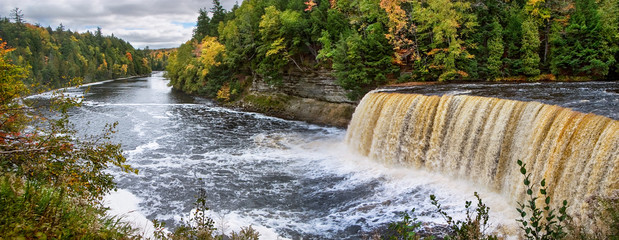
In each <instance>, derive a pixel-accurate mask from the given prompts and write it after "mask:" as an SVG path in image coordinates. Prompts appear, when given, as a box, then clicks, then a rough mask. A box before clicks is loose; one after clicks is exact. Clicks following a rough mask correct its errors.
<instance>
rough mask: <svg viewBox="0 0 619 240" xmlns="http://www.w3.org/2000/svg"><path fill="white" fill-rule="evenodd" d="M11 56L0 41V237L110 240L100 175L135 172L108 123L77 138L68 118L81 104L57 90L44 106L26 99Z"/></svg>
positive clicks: (110, 185) (106, 181)
mask: <svg viewBox="0 0 619 240" xmlns="http://www.w3.org/2000/svg"><path fill="white" fill-rule="evenodd" d="M0 42H1V40H0ZM11 51H12V49H8V48H6V43H4V42H1V43H0V235H1V236H3V237H7V238H10V239H14V238H24V237H27V238H32V237H33V236H37V237H38V238H63V237H68V236H72V237H71V238H83V237H85V238H101V237H102V236H110V237H112V236H111V235H105V234H108V233H111V232H109V231H112V232H114V231H115V230H110V229H106V225H105V223H104V222H105V220H104V218H103V215H102V214H103V213H104V211H103V210H102V208H101V206H100V205H98V204H97V202H98V200H100V199H101V198H102V197H103V196H104V195H105V194H107V193H108V192H110V191H111V190H113V189H114V188H115V183H114V182H113V177H112V176H111V175H110V174H109V173H107V172H105V170H106V169H108V168H109V167H111V166H115V167H117V168H119V169H120V170H122V171H125V172H137V171H136V170H134V169H132V168H131V167H130V166H129V165H127V164H126V163H125V161H126V159H125V158H124V156H123V155H122V150H121V148H120V145H118V144H113V143H111V142H110V134H112V133H113V132H114V130H113V129H114V124H111V125H109V126H108V127H107V128H106V129H104V130H103V131H102V133H101V135H96V136H86V137H80V136H78V134H77V132H76V131H75V130H74V129H73V128H72V125H71V124H70V122H69V120H68V114H67V113H68V111H69V110H70V109H71V108H72V107H75V106H78V105H79V104H80V100H81V99H80V98H75V97H67V96H66V95H65V94H64V93H63V92H62V90H60V91H55V92H54V93H53V97H52V98H51V99H50V106H45V105H41V104H35V103H36V102H35V101H33V100H31V99H28V98H26V96H28V94H29V90H28V88H27V87H26V85H25V84H24V83H23V82H22V79H23V78H24V77H25V76H26V74H25V70H24V69H23V68H21V67H18V66H16V65H14V64H13V63H12V62H11V61H10V60H8V59H7V53H9V52H11ZM72 84H79V82H76V83H72ZM104 232H105V233H104ZM99 233H101V234H103V235H99ZM116 233H118V232H116ZM112 235H113V234H112ZM97 236H98V237H97ZM103 238H105V237H103ZM112 238H114V237H112Z"/></svg>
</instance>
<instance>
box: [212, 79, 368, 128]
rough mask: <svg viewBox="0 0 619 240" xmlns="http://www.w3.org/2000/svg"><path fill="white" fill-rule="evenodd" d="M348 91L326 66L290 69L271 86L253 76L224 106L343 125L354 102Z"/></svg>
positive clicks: (288, 117) (348, 119)
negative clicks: (323, 68) (245, 87)
mask: <svg viewBox="0 0 619 240" xmlns="http://www.w3.org/2000/svg"><path fill="white" fill-rule="evenodd" d="M348 93H349V91H347V90H345V89H343V88H342V87H341V86H339V85H338V84H337V83H336V79H335V77H333V76H332V75H331V72H330V71H328V70H318V71H310V72H291V73H289V74H288V75H286V76H285V77H284V78H283V79H282V81H281V83H280V84H277V85H275V86H274V85H270V84H268V83H266V82H265V81H264V80H263V79H261V78H257V77H256V78H255V79H254V80H253V81H251V84H250V85H249V86H248V87H247V89H246V91H245V92H244V94H243V95H242V96H241V97H239V99H237V100H236V101H232V102H229V103H225V104H224V106H226V107H232V108H237V109H241V110H243V111H250V112H259V113H264V114H266V115H269V116H275V117H279V118H284V119H288V120H299V121H305V122H309V123H313V124H319V125H326V126H335V127H342V128H345V127H347V126H348V123H349V122H350V119H351V118H352V114H353V112H354V111H355V107H356V106H357V102H356V101H352V100H350V99H348V97H347V94H348Z"/></svg>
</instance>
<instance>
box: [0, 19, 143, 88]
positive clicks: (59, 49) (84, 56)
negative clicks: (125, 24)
mask: <svg viewBox="0 0 619 240" xmlns="http://www.w3.org/2000/svg"><path fill="white" fill-rule="evenodd" d="M11 15H12V16H11V18H6V17H5V18H1V19H0V38H2V39H3V41H6V42H7V47H11V48H15V50H14V51H12V52H10V53H8V56H7V57H8V58H9V59H10V60H12V62H13V63H15V64H17V65H19V66H21V67H23V68H24V69H26V72H27V78H26V79H25V80H24V81H25V82H26V83H27V84H29V85H38V86H44V87H48V88H57V87H60V86H64V85H66V84H67V83H68V82H69V81H71V80H72V79H74V78H83V82H85V83H87V82H92V81H97V80H103V79H111V78H118V77H126V76H135V75H141V74H147V73H150V71H151V67H150V64H149V62H148V60H147V58H146V53H145V52H144V51H143V50H136V49H134V48H133V47H132V46H131V44H129V43H128V42H126V41H124V40H122V39H120V38H117V37H115V36H113V35H112V36H103V35H102V34H101V28H97V30H96V31H95V32H94V33H92V32H89V31H88V32H85V33H77V32H72V31H71V30H68V29H65V27H64V26H63V25H62V24H61V25H60V26H58V27H57V28H56V29H52V28H51V27H47V28H44V27H41V26H39V25H33V24H30V23H26V22H24V20H23V14H22V13H21V11H20V10H19V9H14V10H13V12H12V14H11Z"/></svg>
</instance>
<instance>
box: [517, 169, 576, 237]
mask: <svg viewBox="0 0 619 240" xmlns="http://www.w3.org/2000/svg"><path fill="white" fill-rule="evenodd" d="M518 166H520V173H522V175H524V176H525V178H524V182H523V183H524V185H525V186H526V188H527V189H526V193H527V196H528V198H529V199H528V200H527V202H526V204H525V203H520V202H518V208H516V210H518V212H519V213H520V217H521V218H520V219H517V220H516V221H517V222H519V223H520V224H521V225H522V226H521V227H520V228H521V229H522V230H524V237H525V238H526V239H536V240H538V239H562V238H564V237H565V236H566V235H567V233H566V232H565V226H564V221H565V220H566V219H567V218H568V215H567V213H566V210H567V200H563V205H562V206H561V207H560V208H559V215H556V212H555V209H552V208H551V207H550V197H549V196H547V188H546V179H542V181H541V182H540V186H541V188H540V189H539V193H540V194H541V196H542V197H543V199H544V204H545V205H544V207H543V208H540V207H539V206H538V205H537V199H538V197H534V196H533V192H534V191H533V186H532V185H531V180H530V177H531V174H530V173H529V174H527V169H526V164H524V163H522V161H520V160H518ZM527 215H529V216H530V217H528V218H526V216H527Z"/></svg>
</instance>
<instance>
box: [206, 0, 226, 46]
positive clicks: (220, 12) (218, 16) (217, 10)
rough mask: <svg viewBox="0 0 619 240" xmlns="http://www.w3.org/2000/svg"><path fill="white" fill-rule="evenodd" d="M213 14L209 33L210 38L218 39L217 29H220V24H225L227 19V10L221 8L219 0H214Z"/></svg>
mask: <svg viewBox="0 0 619 240" xmlns="http://www.w3.org/2000/svg"><path fill="white" fill-rule="evenodd" d="M211 13H212V14H213V17H212V18H211V21H210V24H209V33H210V34H211V35H210V36H213V37H217V36H219V33H218V32H217V28H218V27H219V23H220V22H223V21H224V19H225V18H226V9H224V8H223V7H222V6H221V2H219V0H213V7H211Z"/></svg>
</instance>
